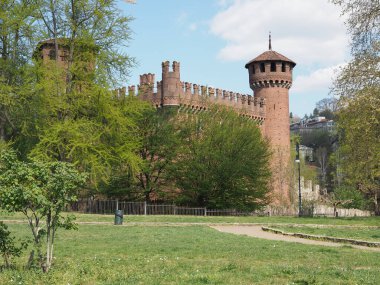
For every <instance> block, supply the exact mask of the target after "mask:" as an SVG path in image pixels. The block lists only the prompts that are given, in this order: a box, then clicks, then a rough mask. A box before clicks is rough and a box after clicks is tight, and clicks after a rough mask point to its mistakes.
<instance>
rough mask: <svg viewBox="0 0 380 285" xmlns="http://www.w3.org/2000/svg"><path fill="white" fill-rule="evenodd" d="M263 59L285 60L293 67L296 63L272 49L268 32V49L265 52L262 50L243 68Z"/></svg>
mask: <svg viewBox="0 0 380 285" xmlns="http://www.w3.org/2000/svg"><path fill="white" fill-rule="evenodd" d="M263 61H285V62H289V63H291V64H292V65H293V67H294V66H295V65H296V63H295V62H294V61H293V60H291V59H289V58H287V57H286V56H284V55H282V54H280V53H278V52H276V51H274V50H272V39H271V35H270V34H269V50H268V51H266V52H263V53H262V54H260V55H259V56H258V57H255V58H254V59H252V60H251V61H249V62H248V63H247V64H246V65H245V68H248V66H249V65H250V64H251V63H253V62H263Z"/></svg>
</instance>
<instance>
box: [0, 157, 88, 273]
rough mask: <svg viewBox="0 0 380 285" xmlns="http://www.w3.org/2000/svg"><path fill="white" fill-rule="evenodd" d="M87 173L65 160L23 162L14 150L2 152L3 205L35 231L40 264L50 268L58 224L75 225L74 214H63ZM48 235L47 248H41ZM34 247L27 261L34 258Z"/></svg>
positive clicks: (29, 264)
mask: <svg viewBox="0 0 380 285" xmlns="http://www.w3.org/2000/svg"><path fill="white" fill-rule="evenodd" d="M85 180H86V175H84V174H80V173H78V171H77V170H75V168H74V167H73V166H72V165H69V164H67V163H63V162H52V163H41V162H30V163H28V162H21V161H19V160H18V159H17V157H16V154H15V153H14V152H13V151H11V150H8V151H1V153H0V189H1V190H0V201H1V205H2V207H3V208H4V209H6V210H8V211H12V212H14V211H18V212H21V213H23V214H24V215H25V217H26V218H27V221H28V224H29V227H30V229H31V231H32V235H33V241H34V246H35V249H36V251H37V259H38V262H39V265H40V266H41V268H42V269H43V271H44V272H47V271H49V269H50V267H51V265H52V261H53V248H54V241H55V237H56V232H57V230H58V228H60V227H61V228H66V229H70V228H73V223H72V218H71V217H63V216H62V215H61V214H62V211H63V210H64V209H65V207H66V205H67V204H69V203H71V202H74V201H76V199H77V191H78V188H79V187H81V186H82V185H83V184H84V182H85ZM44 237H45V241H46V251H45V254H44V253H43V250H42V246H43V243H42V240H43V238H44ZM34 253H35V252H34V250H32V252H31V254H30V258H29V262H28V266H31V265H32V263H33V262H34Z"/></svg>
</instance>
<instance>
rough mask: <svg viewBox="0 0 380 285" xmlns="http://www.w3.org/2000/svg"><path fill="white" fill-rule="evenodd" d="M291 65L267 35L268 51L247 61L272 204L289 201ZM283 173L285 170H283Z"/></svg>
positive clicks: (291, 62)
mask: <svg viewBox="0 0 380 285" xmlns="http://www.w3.org/2000/svg"><path fill="white" fill-rule="evenodd" d="M295 65H296V64H295V62H293V61H292V60H290V59H288V58H287V57H285V56H283V55H281V54H279V53H277V52H275V51H273V50H272V43H271V35H269V50H268V51H266V52H264V53H262V54H261V55H259V56H258V57H256V58H254V59H253V60H251V61H250V62H248V63H247V64H246V65H245V67H246V68H247V69H248V73H249V85H250V87H251V89H252V90H253V91H254V97H255V98H256V99H259V98H264V99H265V102H266V118H265V121H264V124H263V127H262V131H263V134H264V136H265V137H266V138H268V139H269V141H270V144H271V147H272V151H273V158H272V163H271V167H272V173H273V180H274V183H273V188H274V189H273V193H274V195H275V197H274V199H275V201H274V202H279V203H288V202H289V186H288V185H289V184H288V183H287V181H285V180H284V179H287V177H285V175H287V173H281V172H284V170H286V169H288V164H289V159H290V130H289V89H290V87H291V85H292V71H293V68H294V66H295ZM285 172H286V171H285Z"/></svg>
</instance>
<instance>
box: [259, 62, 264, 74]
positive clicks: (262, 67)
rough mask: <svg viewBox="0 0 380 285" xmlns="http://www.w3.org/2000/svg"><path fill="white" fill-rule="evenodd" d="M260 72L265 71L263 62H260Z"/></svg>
mask: <svg viewBox="0 0 380 285" xmlns="http://www.w3.org/2000/svg"><path fill="white" fill-rule="evenodd" d="M260 72H265V64H264V63H260Z"/></svg>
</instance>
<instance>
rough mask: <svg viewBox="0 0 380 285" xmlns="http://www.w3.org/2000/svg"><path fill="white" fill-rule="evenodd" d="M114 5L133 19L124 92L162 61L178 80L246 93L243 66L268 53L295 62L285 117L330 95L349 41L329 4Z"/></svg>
mask: <svg viewBox="0 0 380 285" xmlns="http://www.w3.org/2000/svg"><path fill="white" fill-rule="evenodd" d="M135 2H136V3H135V4H127V3H125V2H124V1H120V8H121V9H122V11H123V13H125V14H127V15H130V16H132V17H134V18H135V19H134V21H133V22H132V23H131V29H132V30H133V35H132V38H133V39H132V41H131V42H130V46H129V48H128V51H127V52H128V54H130V55H131V56H134V57H135V58H136V60H137V61H138V66H136V67H135V68H134V69H133V70H132V71H131V77H130V80H129V82H128V83H126V85H136V84H138V82H139V75H140V74H143V73H149V72H151V73H155V74H156V80H160V79H161V62H162V61H165V60H169V61H173V60H176V61H179V62H180V63H181V80H182V81H187V82H191V83H197V84H202V85H208V86H212V87H215V88H222V89H226V90H231V91H235V92H240V93H245V94H252V91H251V90H250V88H249V84H248V72H247V70H246V69H245V68H244V65H245V63H246V62H248V61H249V60H251V59H252V58H254V57H256V56H257V55H259V54H260V53H262V52H264V51H266V50H267V49H268V33H269V31H271V32H272V46H273V50H275V51H277V52H279V53H281V54H283V55H285V56H287V57H289V58H290V59H292V60H293V61H295V62H296V63H297V66H296V68H295V70H294V78H293V87H292V88H291V89H290V111H291V112H293V113H294V114H298V115H300V116H303V115H304V114H305V113H311V112H312V111H313V109H314V107H315V103H316V102H317V101H319V100H321V99H323V98H325V97H327V96H329V94H328V93H329V86H330V85H331V82H332V77H333V76H334V72H335V70H337V69H338V68H339V67H340V66H342V65H344V64H345V63H346V62H347V61H348V60H349V48H348V44H349V41H348V36H347V34H346V30H345V27H344V19H342V18H341V17H340V11H339V9H338V7H336V6H334V5H332V4H331V3H329V2H328V0H161V1H156V0H135Z"/></svg>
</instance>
